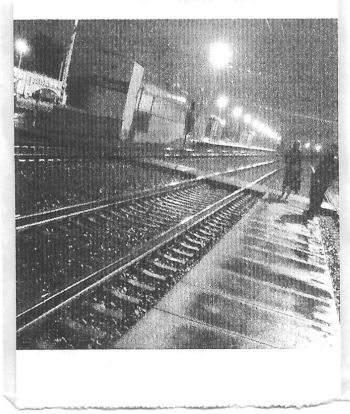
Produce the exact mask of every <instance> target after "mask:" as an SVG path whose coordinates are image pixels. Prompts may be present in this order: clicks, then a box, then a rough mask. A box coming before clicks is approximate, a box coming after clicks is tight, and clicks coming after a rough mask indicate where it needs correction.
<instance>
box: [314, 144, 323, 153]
mask: <svg viewBox="0 0 350 414" xmlns="http://www.w3.org/2000/svg"><path fill="white" fill-rule="evenodd" d="M321 149H322V145H320V144H316V145H315V151H316V152H320V151H321Z"/></svg>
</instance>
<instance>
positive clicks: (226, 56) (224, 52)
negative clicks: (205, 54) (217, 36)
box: [209, 42, 233, 69]
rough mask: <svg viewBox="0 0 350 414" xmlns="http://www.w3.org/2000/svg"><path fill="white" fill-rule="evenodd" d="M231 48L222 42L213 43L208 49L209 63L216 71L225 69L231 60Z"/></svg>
mask: <svg viewBox="0 0 350 414" xmlns="http://www.w3.org/2000/svg"><path fill="white" fill-rule="evenodd" d="M232 54H233V52H232V49H231V46H230V45H229V44H227V43H223V42H214V43H212V44H211V45H210V47H209V61H210V63H211V65H212V66H213V67H214V68H216V69H222V68H224V67H227V66H228V65H229V63H230V62H231V58H232Z"/></svg>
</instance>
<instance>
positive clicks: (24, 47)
mask: <svg viewBox="0 0 350 414" xmlns="http://www.w3.org/2000/svg"><path fill="white" fill-rule="evenodd" d="M16 50H17V52H18V53H20V54H21V55H24V54H25V53H27V52H28V50H29V46H28V44H27V42H26V41H25V40H23V39H18V40H17V41H16Z"/></svg>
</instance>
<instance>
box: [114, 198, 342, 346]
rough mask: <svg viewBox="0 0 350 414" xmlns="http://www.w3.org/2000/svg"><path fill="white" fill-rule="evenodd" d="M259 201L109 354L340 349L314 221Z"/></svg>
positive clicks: (289, 207)
mask: <svg viewBox="0 0 350 414" xmlns="http://www.w3.org/2000/svg"><path fill="white" fill-rule="evenodd" d="M307 204H308V200H307V199H306V198H303V197H300V196H291V197H290V199H289V201H288V203H281V202H278V201H277V200H276V197H275V196H271V195H270V196H268V197H265V198H264V199H262V200H260V201H259V202H258V203H257V204H256V205H255V207H254V208H253V209H252V210H250V211H249V212H248V213H247V215H246V216H245V217H243V218H242V219H241V221H240V222H239V223H238V224H237V225H236V226H235V227H234V228H233V229H232V230H230V231H229V232H228V233H227V234H226V235H225V236H224V237H223V238H222V239H221V241H220V242H219V243H217V244H216V245H215V247H214V248H213V249H212V250H211V251H210V252H209V253H208V254H206V255H205V256H204V257H203V258H202V260H201V261H200V262H199V263H198V264H197V265H196V266H195V267H194V268H193V269H192V270H191V271H190V272H189V273H188V274H187V275H186V276H185V277H184V278H183V279H182V280H181V281H180V282H179V283H178V284H177V285H176V286H175V287H174V288H173V289H172V290H171V291H170V292H169V293H168V294H167V295H166V296H165V297H164V298H163V299H162V300H161V301H160V302H159V303H158V304H157V306H156V307H155V308H154V309H152V310H151V311H150V312H148V314H146V316H145V317H144V318H143V319H142V320H140V321H139V322H138V323H137V324H136V325H135V326H134V327H133V328H132V329H131V330H130V331H129V332H128V333H127V334H126V335H125V336H124V337H122V338H121V339H120V340H119V341H118V342H117V343H116V344H115V345H114V347H115V348H124V349H125V348H143V349H144V348H157V349H161V348H170V349H176V348H189V349H191V348H291V349H293V348H310V347H321V348H322V347H332V346H337V345H338V343H339V320H338V315H337V311H336V307H335V301H334V293H333V288H332V283H331V278H330V274H329V271H328V268H327V264H326V259H325V255H324V250H323V245H322V240H321V234H320V228H319V223H318V218H317V217H316V218H314V219H313V220H311V221H308V222H307V223H304V222H303V221H302V220H301V213H302V211H303V210H304V209H305V208H306V207H307Z"/></svg>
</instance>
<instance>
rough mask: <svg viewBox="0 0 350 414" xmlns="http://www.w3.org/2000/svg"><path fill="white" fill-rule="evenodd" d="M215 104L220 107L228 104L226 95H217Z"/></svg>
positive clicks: (222, 107)
mask: <svg viewBox="0 0 350 414" xmlns="http://www.w3.org/2000/svg"><path fill="white" fill-rule="evenodd" d="M216 104H217V106H218V107H219V108H220V109H224V108H226V106H227V104H228V97H227V96H224V95H222V96H219V97H218V100H217V101H216Z"/></svg>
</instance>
